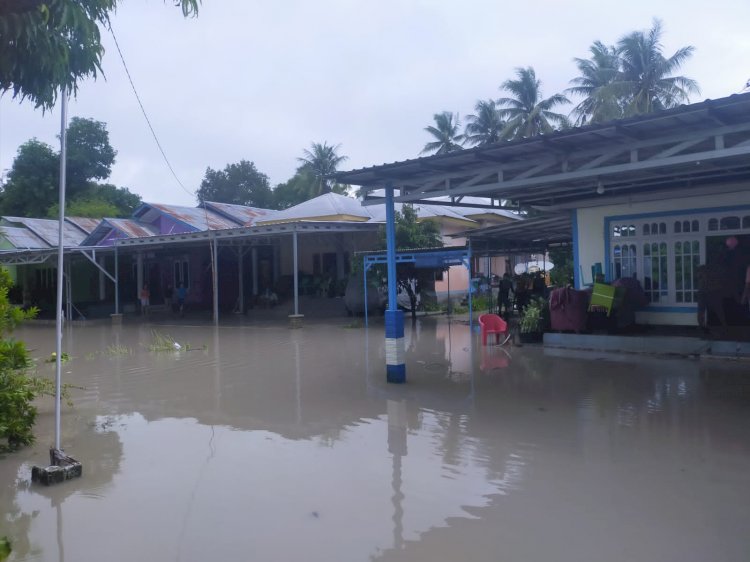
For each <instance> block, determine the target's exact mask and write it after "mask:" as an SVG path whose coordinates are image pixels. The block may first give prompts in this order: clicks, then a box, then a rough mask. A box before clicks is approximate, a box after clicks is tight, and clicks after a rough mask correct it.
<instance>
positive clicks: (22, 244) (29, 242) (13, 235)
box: [0, 226, 50, 250]
mask: <svg viewBox="0 0 750 562" xmlns="http://www.w3.org/2000/svg"><path fill="white" fill-rule="evenodd" d="M0 236H2V237H3V238H5V239H6V240H7V241H8V242H10V243H11V244H12V245H13V247H15V248H17V249H19V250H23V249H32V248H34V249H37V248H49V247H50V245H49V244H47V243H46V242H45V241H44V240H42V239H41V238H39V237H38V236H37V235H36V234H34V233H33V232H31V231H30V230H29V229H28V228H22V227H15V226H0Z"/></svg>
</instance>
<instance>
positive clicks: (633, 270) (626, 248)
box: [613, 244, 638, 279]
mask: <svg viewBox="0 0 750 562" xmlns="http://www.w3.org/2000/svg"><path fill="white" fill-rule="evenodd" d="M613 255H614V275H615V279H621V278H622V277H636V276H637V272H638V270H637V267H638V256H637V254H636V245H635V244H622V245H619V244H618V245H616V246H615V247H614V252H613Z"/></svg>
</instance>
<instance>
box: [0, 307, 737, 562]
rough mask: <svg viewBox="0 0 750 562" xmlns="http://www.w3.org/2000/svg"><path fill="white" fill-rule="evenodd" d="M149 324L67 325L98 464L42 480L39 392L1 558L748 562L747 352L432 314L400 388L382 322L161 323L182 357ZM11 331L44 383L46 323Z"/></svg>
mask: <svg viewBox="0 0 750 562" xmlns="http://www.w3.org/2000/svg"><path fill="white" fill-rule="evenodd" d="M153 328H154V326H148V325H124V326H122V327H111V326H109V325H105V324H101V325H91V326H86V327H73V328H68V329H67V331H66V334H65V338H66V340H65V346H66V348H67V351H68V353H69V354H70V356H71V360H70V361H69V362H67V363H65V364H64V365H63V370H64V373H65V374H64V376H65V381H66V382H69V383H72V384H74V385H76V386H78V387H82V388H80V389H76V388H74V389H71V391H70V392H71V396H72V397H73V399H74V403H75V405H74V407H73V408H69V407H65V408H64V410H63V419H62V427H63V435H62V442H63V446H64V448H65V449H66V451H67V452H68V453H69V454H71V455H73V456H75V457H77V458H78V459H80V460H81V461H82V462H83V465H84V476H83V478H81V479H77V480H74V481H70V482H67V483H65V484H62V485H58V486H55V487H50V488H45V487H39V486H36V485H32V484H30V470H31V466H32V465H33V464H46V460H47V448H48V446H49V445H50V444H51V443H52V442H53V413H52V400H46V401H42V402H41V403H40V413H39V418H38V423H37V428H36V433H37V436H38V443H37V444H36V445H35V446H33V447H28V448H26V449H23V450H21V451H20V452H17V453H14V454H11V455H6V456H5V457H0V509H2V512H3V513H4V514H5V515H4V517H3V519H2V520H1V521H0V536H3V535H7V536H8V537H10V538H11V540H12V541H13V543H14V552H13V554H12V555H11V560H61V561H62V560H68V561H74V562H86V561H102V560H107V561H120V560H122V561H125V560H127V561H132V560H141V561H162V560H181V561H206V560H216V561H235V560H252V561H300V560H305V561H339V560H340V561H358V560H377V561H458V560H461V561H464V560H466V561H474V560H477V561H500V562H502V561H532V562H535V561H546V560H550V561H570V562H581V561H604V560H606V561H657V560H658V561H661V562H667V561H679V562H690V561H701V562H705V561H715V562H720V561H737V562H740V561H748V560H750V372H748V371H750V364H748V363H731V362H717V361H712V362H702V361H686V360H685V361H683V360H675V359H657V358H645V357H635V356H600V355H595V354H593V355H592V354H575V353H570V352H568V353H564V352H560V351H558V352H553V351H547V352H545V350H544V349H542V348H539V347H530V346H526V347H523V348H514V347H507V348H504V349H499V348H493V349H489V350H488V349H483V348H482V347H481V345H480V340H479V334H473V335H472V334H471V333H470V332H469V329H468V327H467V326H466V325H464V324H461V323H453V324H449V323H448V322H447V320H445V319H438V320H424V321H422V322H421V323H420V324H418V325H417V326H416V327H415V328H413V329H412V328H411V326H410V325H408V326H407V330H406V332H407V334H406V335H407V342H408V344H407V347H408V349H407V378H408V381H409V382H408V383H407V384H406V385H399V386H394V385H388V384H386V383H385V367H384V365H385V353H384V337H383V330H382V326H380V327H375V328H370V329H369V330H365V329H363V328H353V329H351V328H346V327H344V326H342V325H336V324H320V325H307V326H306V327H304V328H302V329H298V330H290V329H288V328H287V327H286V326H283V325H271V324H268V325H256V326H222V327H219V328H214V327H213V326H170V325H160V326H156V328H157V329H158V330H160V331H161V332H162V333H165V334H168V335H170V336H172V337H173V338H174V339H175V340H176V341H178V342H180V344H181V345H182V346H183V350H182V351H180V352H153V351H149V349H148V345H149V343H151V341H152V333H151V330H152V329H153ZM17 335H18V337H19V338H22V339H24V340H26V341H27V342H28V343H29V345H30V347H32V348H34V349H35V351H34V356H35V357H37V358H40V362H39V371H40V373H41V374H48V375H50V376H52V375H53V372H54V365H51V364H45V363H43V359H44V358H46V357H48V356H49V354H50V352H51V351H53V350H54V329H53V328H51V327H48V326H30V327H25V328H23V329H21V330H20V331H19V333H18V334H17ZM188 343H189V344H190V346H191V350H190V351H185V350H184V347H186V344H188ZM111 346H120V347H118V348H114V347H111ZM204 346H205V347H204ZM108 348H109V349H108Z"/></svg>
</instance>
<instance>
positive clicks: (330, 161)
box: [297, 142, 349, 197]
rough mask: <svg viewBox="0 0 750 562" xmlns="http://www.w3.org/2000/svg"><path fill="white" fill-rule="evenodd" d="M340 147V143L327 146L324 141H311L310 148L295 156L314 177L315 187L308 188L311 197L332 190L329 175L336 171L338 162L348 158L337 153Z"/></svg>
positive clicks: (331, 181)
mask: <svg viewBox="0 0 750 562" xmlns="http://www.w3.org/2000/svg"><path fill="white" fill-rule="evenodd" d="M340 148H341V145H340V144H337V145H335V146H329V145H328V143H326V142H323V143H322V144H321V143H319V142H313V143H311V144H310V149H309V150H308V149H305V150H303V151H302V156H301V157H300V158H297V160H298V161H299V162H300V163H301V164H302V168H305V169H306V170H307V171H309V172H311V173H312V175H313V176H314V177H315V179H316V182H315V186H317V187H315V186H313V188H312V189H310V190H309V194H310V196H311V197H315V196H317V195H321V194H323V193H329V192H331V191H333V187H334V185H335V183H334V181H333V180H332V179H331V178H330V176H331V175H333V174H335V173H336V172H337V171H338V167H339V164H341V163H342V162H345V161H346V160H348V159H349V157H348V156H344V155H342V154H339V152H338V151H339V149H340Z"/></svg>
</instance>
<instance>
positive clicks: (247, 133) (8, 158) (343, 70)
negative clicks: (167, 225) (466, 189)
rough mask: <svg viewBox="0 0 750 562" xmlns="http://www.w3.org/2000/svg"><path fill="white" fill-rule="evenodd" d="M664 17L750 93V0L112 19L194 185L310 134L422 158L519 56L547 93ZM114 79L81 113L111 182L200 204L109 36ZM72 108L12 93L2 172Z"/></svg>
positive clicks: (706, 74)
mask: <svg viewBox="0 0 750 562" xmlns="http://www.w3.org/2000/svg"><path fill="white" fill-rule="evenodd" d="M653 17H658V18H660V19H662V20H663V23H664V27H665V33H664V38H663V40H664V45H665V51H666V54H667V55H671V54H672V53H673V52H674V51H675V50H676V49H677V48H679V47H681V46H684V45H694V46H695V47H696V52H695V54H694V56H693V57H692V59H691V60H690V61H689V62H688V63H687V64H686V65H685V66H684V67H683V69H682V71H681V73H682V74H684V75H686V76H689V77H691V78H694V79H696V80H698V82H699V84H700V86H701V88H702V92H701V95H700V96H698V97H696V98H695V99H694V100H692V101H700V100H702V99H705V98H718V97H723V96H727V95H730V94H733V93H737V92H739V91H740V90H741V89H742V88H743V86H744V84H745V82H746V81H747V80H748V79H749V78H750V33H748V30H747V22H748V21H750V2H748V1H747V0H715V1H713V2H705V1H703V0H701V1H698V0H659V1H658V2H655V1H653V0H649V1H646V0H631V1H630V2H612V1H611V0H610V1H602V0H574V1H573V2H561V1H559V0H539V1H537V2H534V3H530V2H514V3H510V2H498V1H497V0H464V1H463V2H456V1H455V0H378V1H373V0H316V1H315V2H310V1H309V0H285V1H279V0H276V1H273V0H252V1H248V0H204V1H203V5H202V9H201V12H200V15H199V17H198V18H197V19H187V20H186V19H183V17H182V14H181V12H180V10H179V9H178V8H174V7H172V6H171V0H167V2H166V4H164V3H162V2H161V1H160V0H123V2H122V4H121V7H120V9H119V10H118V12H117V14H116V16H115V18H114V20H113V27H114V29H115V32H116V33H117V35H118V39H119V42H120V46H121V48H122V49H123V52H124V55H125V58H126V61H127V63H128V66H129V68H130V72H131V74H132V76H133V79H134V80H135V84H136V87H137V88H138V91H139V93H140V96H141V99H142V100H143V102H144V104H145V106H146V110H147V111H148V113H149V115H150V118H151V121H152V123H153V125H154V127H155V129H156V131H157V134H158V135H159V138H160V140H161V142H162V145H163V147H164V149H165V151H166V153H167V155H168V156H169V158H170V160H171V162H172V164H173V166H174V167H175V169H176V170H177V173H178V175H179V176H180V178H181V180H182V182H183V184H184V185H185V186H186V187H187V188H188V189H190V190H195V189H197V187H198V186H199V184H200V181H201V179H202V177H203V174H204V172H205V169H206V167H207V166H211V167H213V168H223V167H224V166H225V165H226V164H228V163H231V162H237V161H239V160H240V159H243V158H244V159H247V160H252V161H254V162H255V164H256V165H257V167H258V168H259V169H260V170H261V171H262V172H264V173H266V174H267V175H268V176H269V177H270V179H271V182H272V184H273V185H275V184H276V183H279V182H282V181H285V180H286V179H287V178H289V177H290V176H291V175H292V174H293V172H294V170H295V168H296V167H297V165H298V162H297V160H296V158H297V157H298V156H300V155H301V153H302V150H303V149H304V148H307V147H308V146H309V144H310V142H312V141H317V142H323V141H327V142H328V143H329V144H337V143H341V144H342V149H341V153H343V154H345V155H347V156H349V161H348V162H346V163H345V165H344V168H358V167H362V166H369V165H373V164H379V163H383V162H392V161H394V160H404V159H406V158H412V157H415V156H417V154H418V153H419V151H420V150H421V149H422V147H423V146H424V144H425V142H427V141H428V140H429V139H428V137H427V133H425V132H424V131H423V128H424V127H425V126H427V125H429V124H431V123H432V115H433V114H434V113H436V112H440V111H444V110H450V111H457V112H459V113H460V114H461V117H462V122H463V116H464V115H466V114H468V113H472V110H473V106H474V103H475V102H476V100H477V99H480V98H482V99H487V98H490V97H493V98H497V97H499V96H500V95H501V94H500V92H499V90H498V86H499V85H500V83H501V82H503V81H504V80H505V79H507V78H509V77H511V76H512V74H513V69H514V68H515V67H518V66H529V65H530V66H533V67H534V68H535V70H536V72H537V76H538V77H539V78H540V79H541V80H542V83H543V84H542V87H543V93H544V94H545V96H548V95H551V94H553V93H556V92H559V91H562V90H563V89H565V88H566V87H567V86H568V81H569V79H570V78H572V77H573V76H575V75H576V68H575V65H574V63H573V61H572V59H573V57H586V56H588V47H589V46H590V44H591V43H592V42H593V41H594V40H596V39H600V40H602V41H604V42H606V43H614V42H615V41H616V40H617V39H619V38H620V37H621V36H622V35H624V34H625V33H627V32H629V31H632V30H635V29H645V28H648V27H650V25H651V20H652V18H653ZM104 43H105V46H106V48H107V53H106V55H105V57H104V61H103V68H104V71H105V73H106V80H105V79H102V78H99V79H98V80H96V81H93V80H88V81H86V82H84V83H82V84H81V87H80V91H79V94H78V98H77V99H76V100H75V101H74V102H72V103H71V105H70V109H69V114H70V115H71V116H81V117H91V118H94V119H97V120H100V121H104V122H106V123H107V127H108V130H109V132H110V141H111V143H112V145H113V146H114V148H115V149H116V150H117V151H118V155H117V161H116V163H115V166H114V169H113V174H112V177H111V178H110V181H112V182H113V183H115V184H117V185H120V186H127V187H129V188H130V189H131V190H132V191H134V192H136V193H138V194H140V195H141V196H143V198H144V199H145V200H146V201H154V202H165V203H176V204H189V205H192V204H194V203H195V199H194V197H193V196H191V195H190V194H188V193H186V192H185V191H183V190H182V189H181V188H180V187H179V186H178V185H177V183H176V182H175V181H174V179H173V178H172V177H171V175H170V173H169V171H168V170H167V168H166V165H165V164H164V162H163V160H162V159H161V156H160V154H159V152H158V150H157V148H156V146H155V144H154V141H153V139H152V138H151V135H150V133H149V131H148V129H147V126H146V123H145V121H144V119H143V116H142V115H141V113H140V110H139V108H138V105H137V102H136V100H135V97H134V95H133V93H132V91H131V89H130V86H129V84H128V82H127V78H126V76H125V72H124V70H123V67H122V64H121V63H120V61H119V58H118V56H117V52H116V50H115V48H114V45H113V43H112V39H111V36H109V34H108V33H105V34H104ZM58 129H59V112H58V111H57V110H55V111H53V112H52V113H51V114H50V113H48V114H47V115H42V113H41V111H35V110H34V108H33V106H32V105H31V104H29V103H28V102H26V103H24V104H19V103H18V102H16V101H13V100H12V99H11V98H10V97H9V96H4V97H3V98H2V99H0V170H7V169H9V168H10V166H11V164H12V161H13V158H14V156H15V153H16V150H17V148H18V146H19V145H20V144H21V143H23V142H24V141H26V140H28V139H29V138H32V137H37V138H39V139H40V140H43V141H45V142H48V143H50V144H52V145H53V146H55V145H56V143H57V140H56V137H55V135H56V134H57V132H58Z"/></svg>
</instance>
